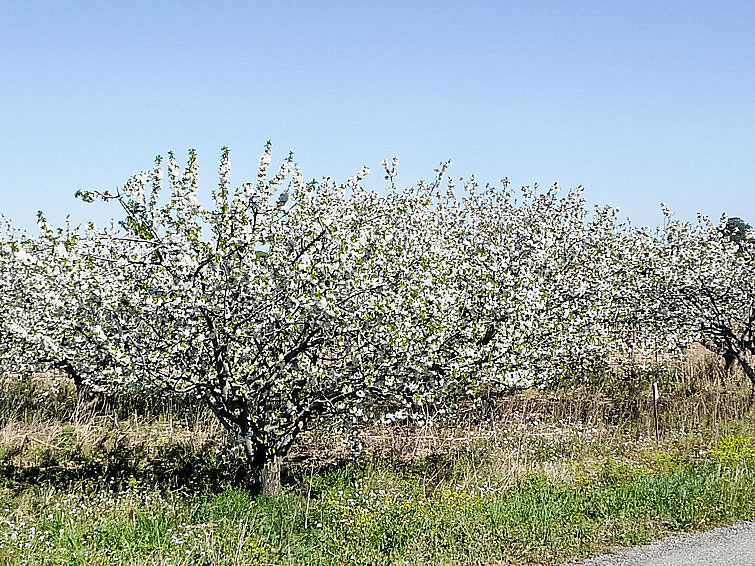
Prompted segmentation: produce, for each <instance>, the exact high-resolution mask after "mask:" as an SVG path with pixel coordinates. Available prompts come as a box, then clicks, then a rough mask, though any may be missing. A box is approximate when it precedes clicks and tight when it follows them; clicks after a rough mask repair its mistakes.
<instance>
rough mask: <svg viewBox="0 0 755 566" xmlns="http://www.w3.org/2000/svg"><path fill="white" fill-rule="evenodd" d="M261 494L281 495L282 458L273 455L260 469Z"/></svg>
mask: <svg viewBox="0 0 755 566" xmlns="http://www.w3.org/2000/svg"><path fill="white" fill-rule="evenodd" d="M259 477H260V479H259V484H260V495H262V496H263V497H269V496H274V495H280V491H281V459H280V458H278V456H273V457H272V459H270V460H267V461H266V462H265V463H264V464H263V466H262V469H261V470H260V475H259Z"/></svg>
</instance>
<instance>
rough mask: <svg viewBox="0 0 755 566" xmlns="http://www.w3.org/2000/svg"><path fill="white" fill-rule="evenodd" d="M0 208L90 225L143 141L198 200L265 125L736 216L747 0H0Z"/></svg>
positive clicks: (107, 211)
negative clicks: (171, 163) (83, 198)
mask: <svg viewBox="0 0 755 566" xmlns="http://www.w3.org/2000/svg"><path fill="white" fill-rule="evenodd" d="M1 13H2V15H1V16H0V213H2V214H4V215H6V216H8V217H10V218H11V219H12V220H13V221H14V223H16V224H17V225H19V226H22V227H24V228H26V229H30V230H31V229H33V227H34V225H35V219H36V213H37V210H43V211H44V212H45V215H46V216H47V218H48V219H49V220H51V221H52V222H53V223H54V224H60V223H61V222H63V220H64V218H65V215H66V214H69V213H70V214H71V216H72V219H73V221H74V223H79V222H84V221H87V220H90V219H92V220H95V221H96V222H97V223H99V224H101V223H103V222H104V221H105V220H106V219H107V218H110V217H112V216H113V215H117V210H115V209H114V208H112V207H107V206H104V205H101V204H99V205H98V204H94V205H85V204H83V203H79V202H78V201H76V200H75V199H74V198H73V193H74V192H75V191H76V190H77V189H100V190H105V189H108V190H111V191H112V190H114V189H116V188H117V187H119V186H121V185H123V184H124V183H125V181H126V180H127V179H128V177H129V176H130V175H132V174H135V173H138V172H139V171H142V170H146V169H149V168H150V167H151V165H152V162H153V159H154V157H155V156H156V155H166V154H167V152H168V151H170V150H173V151H174V152H175V153H176V154H177V155H179V156H180V157H181V158H182V159H185V157H186V154H187V151H188V149H189V148H195V149H196V150H197V151H198V154H199V162H200V168H201V190H202V191H203V192H204V194H205V198H206V196H207V195H209V192H210V191H211V190H212V188H213V187H214V186H215V185H216V183H217V167H218V161H219V156H220V150H221V147H222V146H229V147H230V149H231V159H232V163H233V174H232V184H234V185H239V184H241V183H243V182H245V181H247V180H251V179H252V178H253V177H254V174H255V171H256V166H257V163H258V160H259V156H260V154H261V152H262V150H263V147H264V144H265V142H266V141H267V140H271V141H272V144H273V156H274V163H277V162H279V161H281V160H283V159H284V158H285V157H286V156H287V155H288V152H289V151H293V152H294V157H295V160H296V161H297V162H298V163H299V165H300V166H301V167H302V169H303V171H304V176H305V177H306V178H320V177H322V176H330V177H332V178H334V179H336V180H345V179H346V178H347V177H349V176H351V175H354V174H355V173H356V172H357V171H358V170H359V169H360V167H361V166H362V165H367V166H368V167H370V168H371V169H372V171H373V173H372V175H371V176H370V177H368V178H367V180H366V181H365V185H366V186H367V187H369V188H372V189H375V190H382V188H383V187H384V186H385V181H384V179H383V175H382V174H381V162H382V161H383V160H384V159H390V158H392V157H394V156H395V157H397V158H398V160H399V172H400V175H399V178H398V184H399V185H400V186H410V185H413V184H415V183H416V182H417V181H418V180H419V179H429V178H431V177H432V176H433V174H434V173H433V170H434V168H435V167H437V166H438V164H439V163H440V162H441V161H444V160H448V159H450V160H451V161H452V167H451V170H450V171H451V173H452V174H453V175H454V176H456V177H462V176H463V177H468V176H469V175H471V174H473V173H474V174H476V175H477V178H478V179H479V180H481V181H482V182H492V183H496V182H498V181H499V180H500V179H502V178H504V177H507V178H509V179H510V181H511V182H512V184H514V185H515V186H519V185H531V184H533V183H535V182H537V183H539V185H540V186H543V187H547V186H550V185H551V184H552V183H554V182H558V183H559V185H560V186H561V187H563V188H565V189H568V188H572V187H575V186H577V185H583V186H584V187H585V198H586V199H587V200H588V202H589V203H600V204H610V205H612V206H615V207H619V208H620V209H621V216H622V217H627V216H628V217H630V218H631V219H632V221H633V222H634V223H635V224H641V225H656V224H658V223H660V222H661V220H662V216H661V212H660V204H661V203H662V202H663V203H665V204H666V205H668V207H669V208H670V209H671V210H672V212H673V213H674V216H675V217H676V218H680V219H683V220H694V219H695V217H696V213H698V212H701V213H703V214H706V215H709V216H711V217H713V218H715V219H717V218H718V217H720V215H721V213H722V212H726V213H728V214H729V215H730V216H739V217H742V218H744V219H745V220H746V221H748V222H750V223H755V34H754V33H753V32H752V29H753V24H755V2H726V1H717V2H712V1H706V2H697V1H694V0H687V1H682V2H675V1H664V2H658V1H657V0H656V1H652V2H645V1H639V0H638V1H633V2H626V1H622V2H613V1H609V0H602V1H595V2H589V1H572V2H566V1H561V2H556V1H553V2H547V1H535V0H533V1H527V2H513V1H512V2H508V1H502V0H499V1H491V2H488V1H484V0H483V1H475V2H460V1H458V0H455V1H445V0H433V1H411V0H404V1H397V2H393V1H382V2H377V1H375V2H357V1H354V0H351V1H344V2H341V1H319V2H318V1H308V2H300V1H296V0H289V1H287V2H271V1H267V2H256V1H247V2H234V1H224V2H192V1H182V2H160V1H157V0H151V1H146V2H141V1H138V0H135V1H129V2H118V1H108V2H86V1H77V2H69V1H60V0H58V1H55V2H35V1H33V0H30V1H24V2H10V1H9V0H4V1H2V10H1Z"/></svg>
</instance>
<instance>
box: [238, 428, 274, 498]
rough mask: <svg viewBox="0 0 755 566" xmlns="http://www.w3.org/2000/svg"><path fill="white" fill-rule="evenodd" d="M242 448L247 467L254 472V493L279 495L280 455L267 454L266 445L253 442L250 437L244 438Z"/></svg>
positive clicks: (266, 495)
mask: <svg viewBox="0 0 755 566" xmlns="http://www.w3.org/2000/svg"><path fill="white" fill-rule="evenodd" d="M243 445H244V450H245V451H246V458H247V461H248V462H249V467H250V468H251V471H252V473H253V474H254V485H253V488H252V489H253V491H254V494H255V495H262V496H264V497H268V496H275V495H279V494H280V491H281V467H280V465H281V460H282V457H280V456H277V455H269V454H268V452H267V447H266V446H264V445H262V444H260V443H258V442H253V441H252V439H251V438H248V437H247V438H246V439H245V440H244V443H243Z"/></svg>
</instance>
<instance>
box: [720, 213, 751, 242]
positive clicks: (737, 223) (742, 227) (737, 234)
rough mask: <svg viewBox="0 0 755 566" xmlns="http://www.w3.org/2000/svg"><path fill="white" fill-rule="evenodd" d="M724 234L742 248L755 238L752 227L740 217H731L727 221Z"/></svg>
mask: <svg viewBox="0 0 755 566" xmlns="http://www.w3.org/2000/svg"><path fill="white" fill-rule="evenodd" d="M723 233H724V234H725V235H726V236H727V237H728V238H729V239H730V240H731V241H732V242H734V243H735V244H737V245H740V246H741V244H742V243H743V242H745V241H747V240H750V239H752V238H753V236H754V234H753V230H752V226H750V225H749V224H748V223H747V222H745V221H744V220H742V219H741V218H739V217H738V216H731V217H729V218H727V219H726V224H725V225H724V227H723Z"/></svg>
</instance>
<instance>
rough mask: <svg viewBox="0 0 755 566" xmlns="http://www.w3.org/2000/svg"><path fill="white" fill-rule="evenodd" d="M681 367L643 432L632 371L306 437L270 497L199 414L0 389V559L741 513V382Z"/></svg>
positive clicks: (226, 561)
mask: <svg viewBox="0 0 755 566" xmlns="http://www.w3.org/2000/svg"><path fill="white" fill-rule="evenodd" d="M682 378H683V379H675V380H672V379H671V378H669V377H667V378H666V379H667V382H666V383H665V387H664V390H665V391H667V392H668V393H666V394H665V397H664V399H663V403H664V404H663V406H662V416H663V423H662V425H663V427H662V429H663V434H662V436H661V438H660V439H659V440H656V439H655V438H654V436H653V434H652V433H653V425H652V420H651V419H650V418H649V415H650V414H651V413H650V412H649V411H648V405H647V403H648V398H647V397H648V396H647V395H644V394H643V395H642V396H632V395H631V388H628V390H629V391H630V393H629V394H627V395H625V396H624V397H621V398H611V397H610V392H600V391H598V392H596V391H595V390H585V391H582V390H577V389H569V390H562V391H560V392H547V393H538V392H529V393H523V394H517V395H514V396H512V397H509V398H507V399H505V400H504V403H503V404H500V405H499V406H497V407H495V408H494V409H490V412H485V411H486V410H487V409H484V408H483V409H478V415H477V416H478V417H479V418H477V419H476V420H475V421H474V423H475V424H473V425H472V424H469V423H468V424H467V425H466V426H465V427H463V428H456V429H449V428H446V429H442V430H438V429H435V430H401V429H392V430H382V431H380V430H371V431H367V433H366V434H365V436H364V438H363V439H362V440H363V441H364V442H365V443H366V444H367V450H366V451H365V452H362V453H361V455H358V456H355V455H354V454H350V455H349V454H348V453H347V452H346V451H345V450H346V449H344V448H343V447H342V446H341V445H339V444H337V443H335V444H334V441H335V436H333V435H327V434H325V435H322V436H319V437H308V438H306V439H304V442H303V443H302V445H300V446H299V447H298V449H297V452H296V454H294V457H293V458H292V460H291V462H290V463H289V465H288V466H287V468H286V470H285V489H284V493H283V495H281V496H280V497H277V498H270V499H253V498H251V497H250V496H249V494H248V492H247V491H246V490H245V489H244V481H245V478H244V474H243V467H242V466H241V465H240V463H239V461H238V459H237V458H236V457H235V455H234V450H233V449H231V450H230V451H229V450H228V448H229V446H228V439H227V438H225V436H224V434H223V432H222V431H221V430H220V429H219V428H218V427H217V426H216V425H215V424H214V422H213V421H212V420H211V419H209V418H206V416H204V415H203V414H202V413H201V412H196V411H193V410H189V411H186V410H176V409H175V408H171V407H167V408H166V406H163V405H160V406H159V407H158V409H159V410H157V411H155V410H148V411H146V412H145V411H142V413H138V410H141V409H140V408H139V407H138V406H134V407H133V408H134V411H135V412H134V413H133V414H132V415H130V416H129V414H128V412H124V411H123V406H122V405H120V406H119V407H118V409H119V411H117V412H110V413H107V412H104V413H103V411H101V410H100V411H98V412H96V413H92V412H87V411H86V410H84V409H83V408H81V407H79V406H76V405H72V404H70V401H69V399H70V397H69V395H68V393H66V392H65V391H63V392H62V393H59V397H57V398H50V396H49V395H48V397H47V398H46V399H47V401H46V402H45V403H42V404H39V403H37V404H36V405H35V403H34V402H33V400H32V399H31V397H34V396H38V395H40V394H45V392H44V391H42V392H41V393H40V390H39V387H38V385H39V384H32V385H33V386H32V385H29V384H27V385H28V387H27V389H26V390H24V391H22V390H21V389H19V387H17V386H14V387H15V388H14V389H12V390H8V389H7V388H6V390H5V392H4V397H3V398H0V408H2V409H3V411H2V412H1V413H0V426H1V428H0V566H2V565H6V564H7V565H16V564H40V565H44V564H49V565H74V564H76V565H78V564H81V565H89V564H98V565H100V564H103V565H104V564H135V565H145V566H146V565H168V564H172V565H187V566H188V565H192V566H202V565H232V564H239V565H241V564H245V565H246V564H375V565H377V564H423V563H428V564H430V563H432V564H533V565H534V564H561V563H564V562H566V561H569V560H571V559H576V558H581V557H585V556H589V555H592V554H595V553H599V552H602V551H605V550H606V549H609V548H611V547H614V546H617V545H618V546H623V545H631V544H637V543H643V542H648V541H650V540H652V539H655V538H657V537H659V536H662V535H664V534H666V533H669V532H675V531H685V530H697V529H707V528H710V527H713V526H717V525H721V524H726V523H730V522H733V521H736V520H741V519H755V495H754V490H753V488H752V486H753V484H754V483H755V419H754V418H753V412H752V409H750V408H748V407H749V404H748V401H747V395H748V390H747V387H746V384H742V383H741V381H740V382H738V383H736V382H735V383H732V382H727V381H726V380H724V379H723V378H721V376H718V377H716V379H715V380H712V379H709V380H708V381H703V380H700V379H698V380H690V379H689V376H684V375H683V376H682ZM701 383H703V384H704V385H705V386H704V387H701V385H700V384H701ZM622 391H623V390H622ZM30 396H31V397H30ZM53 397H54V396H53ZM606 399H608V400H606ZM3 403H6V405H5V406H4V405H3ZM10 409H13V410H10ZM470 422H471V421H470ZM346 456H348V457H346Z"/></svg>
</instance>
